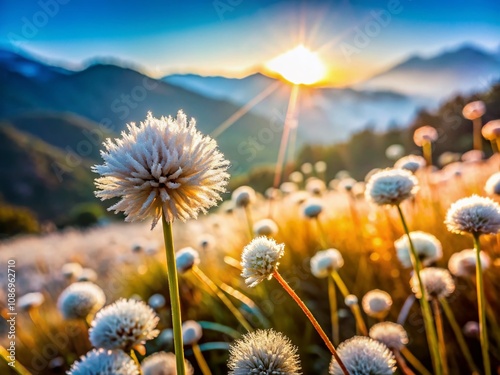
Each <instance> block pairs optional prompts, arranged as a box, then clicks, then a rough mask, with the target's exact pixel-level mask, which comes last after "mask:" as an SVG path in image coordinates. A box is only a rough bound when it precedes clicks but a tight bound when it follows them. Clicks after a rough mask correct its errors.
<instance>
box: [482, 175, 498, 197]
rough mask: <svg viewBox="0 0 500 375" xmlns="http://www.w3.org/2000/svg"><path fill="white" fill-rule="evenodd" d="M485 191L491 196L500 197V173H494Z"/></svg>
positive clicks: (487, 182)
mask: <svg viewBox="0 0 500 375" xmlns="http://www.w3.org/2000/svg"><path fill="white" fill-rule="evenodd" d="M484 191H486V193H487V194H489V195H500V172H496V173H493V174H492V175H491V176H490V178H488V180H487V181H486V185H485V186H484Z"/></svg>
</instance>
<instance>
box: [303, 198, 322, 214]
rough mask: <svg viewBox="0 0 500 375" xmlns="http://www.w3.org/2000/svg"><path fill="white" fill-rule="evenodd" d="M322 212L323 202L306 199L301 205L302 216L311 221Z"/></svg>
mask: <svg viewBox="0 0 500 375" xmlns="http://www.w3.org/2000/svg"><path fill="white" fill-rule="evenodd" d="M322 211H323V202H321V200H319V199H316V198H310V199H307V200H306V201H305V202H304V203H303V204H302V212H303V213H304V216H306V217H308V218H310V219H313V218H316V217H318V216H319V214H320V213H321V212H322Z"/></svg>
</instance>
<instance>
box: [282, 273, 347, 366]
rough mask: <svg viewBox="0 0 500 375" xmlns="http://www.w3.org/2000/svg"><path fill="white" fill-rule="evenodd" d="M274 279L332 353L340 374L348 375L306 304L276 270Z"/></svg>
mask: <svg viewBox="0 0 500 375" xmlns="http://www.w3.org/2000/svg"><path fill="white" fill-rule="evenodd" d="M272 275H273V276H274V278H275V279H276V280H277V281H278V282H279V283H280V285H281V286H282V287H283V289H285V291H286V292H287V293H288V294H289V295H290V297H292V299H293V300H294V301H295V303H297V305H299V307H300V308H301V309H302V311H303V312H304V314H305V315H306V316H307V318H308V319H309V321H310V322H311V324H312V325H313V327H314V328H315V329H316V331H317V332H318V334H319V335H320V336H321V338H322V339H323V341H324V342H325V345H326V347H327V348H328V350H329V351H330V353H332V355H333V356H334V357H335V360H336V361H337V363H338V365H339V367H340V368H341V370H342V372H343V373H344V375H349V372H348V371H347V369H346V367H345V365H344V363H343V362H342V359H340V357H339V355H338V353H337V351H336V350H335V347H334V346H333V344H332V342H331V341H330V340H329V339H328V336H327V335H326V333H325V331H323V328H321V326H320V325H319V323H318V321H317V320H316V318H315V317H314V315H313V314H312V313H311V310H309V308H308V307H307V306H306V304H305V303H304V302H303V301H302V300H301V299H300V297H299V296H298V295H297V293H295V291H294V290H293V289H292V288H291V287H290V285H288V283H287V282H286V280H285V279H284V278H283V277H282V276H281V275H280V273H279V272H278V270H275V271H274V272H273V274H272Z"/></svg>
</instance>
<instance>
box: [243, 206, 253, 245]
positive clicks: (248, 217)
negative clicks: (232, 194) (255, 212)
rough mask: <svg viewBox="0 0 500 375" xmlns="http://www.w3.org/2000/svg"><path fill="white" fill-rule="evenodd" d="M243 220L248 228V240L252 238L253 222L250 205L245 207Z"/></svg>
mask: <svg viewBox="0 0 500 375" xmlns="http://www.w3.org/2000/svg"><path fill="white" fill-rule="evenodd" d="M244 210H245V218H246V221H247V226H248V234H249V235H250V239H252V238H253V220H252V210H251V209H250V205H246V206H245V209H244Z"/></svg>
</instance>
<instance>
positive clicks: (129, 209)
mask: <svg viewBox="0 0 500 375" xmlns="http://www.w3.org/2000/svg"><path fill="white" fill-rule="evenodd" d="M105 147H106V151H103V152H101V156H102V158H103V159H104V164H102V165H95V166H94V167H92V171H94V172H96V173H99V174H100V175H101V177H99V178H97V179H96V186H97V189H98V191H97V192H96V196H97V197H99V198H101V199H102V200H105V199H110V198H120V201H119V202H118V203H116V204H114V205H113V206H111V207H110V208H109V209H108V210H114V211H115V212H123V213H124V214H125V216H126V219H125V220H126V221H141V220H144V219H146V218H149V217H152V218H153V224H152V226H153V227H154V226H155V225H156V223H157V222H158V220H159V219H160V217H161V215H162V212H163V214H164V215H165V218H166V220H167V221H169V222H171V221H173V220H174V219H180V220H182V221H186V220H187V219H190V218H196V217H197V216H198V213H199V212H200V211H202V212H206V211H207V209H208V208H210V207H212V206H214V205H215V204H216V202H217V201H218V200H220V199H221V198H220V193H221V192H224V190H225V186H226V183H227V179H228V177H229V175H228V174H227V173H226V170H227V169H228V167H229V162H228V161H226V160H225V159H224V156H223V155H222V154H221V153H220V152H219V150H218V149H217V143H216V142H215V140H213V139H212V138H210V137H208V136H203V135H202V134H201V133H200V132H199V131H198V130H197V129H196V122H195V120H194V119H191V120H190V121H189V122H188V120H187V117H186V115H185V114H184V113H183V112H182V111H179V113H178V114H177V118H176V119H174V118H172V117H168V118H165V117H162V118H161V119H156V118H154V117H153V116H152V115H151V114H149V115H148V116H147V118H146V120H145V121H144V122H141V124H140V125H139V126H137V125H135V124H130V125H128V132H122V137H121V138H119V139H115V140H114V141H112V140H111V139H108V140H107V141H106V143H105Z"/></svg>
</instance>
